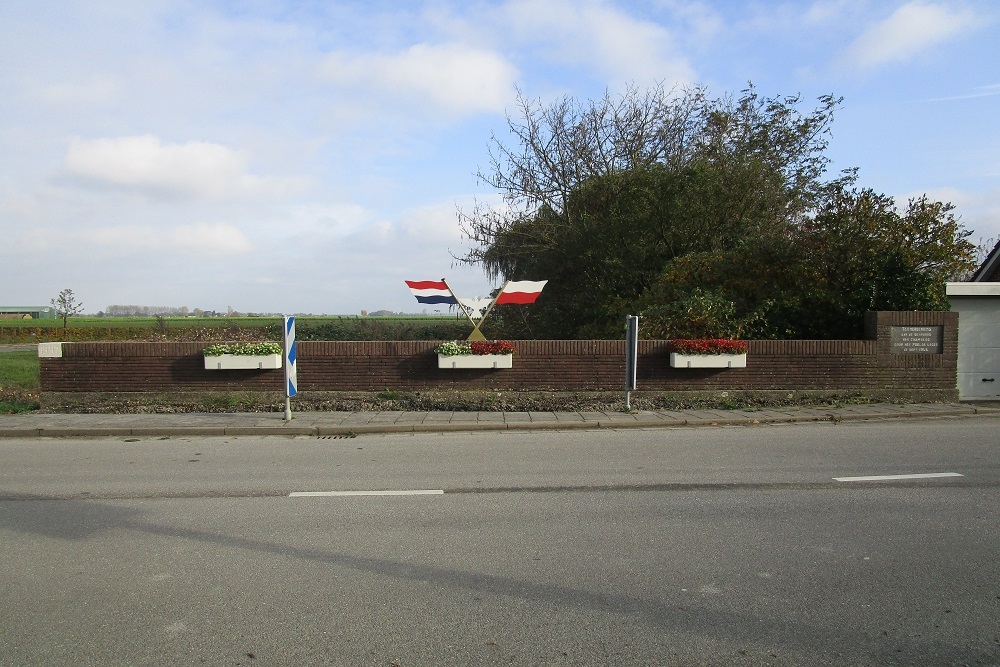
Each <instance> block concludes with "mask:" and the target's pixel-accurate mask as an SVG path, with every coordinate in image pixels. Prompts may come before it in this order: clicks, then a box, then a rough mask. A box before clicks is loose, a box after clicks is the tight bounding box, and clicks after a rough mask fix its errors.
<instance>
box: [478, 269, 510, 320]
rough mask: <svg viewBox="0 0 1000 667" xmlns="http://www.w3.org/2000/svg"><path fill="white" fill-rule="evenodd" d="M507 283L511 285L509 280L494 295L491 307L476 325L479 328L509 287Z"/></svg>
mask: <svg viewBox="0 0 1000 667" xmlns="http://www.w3.org/2000/svg"><path fill="white" fill-rule="evenodd" d="M507 285H510V281H509V280H508V281H507V282H505V283H504V284H503V287H501V288H500V291H499V292H497V295H496V296H495V297H493V301H492V302H491V303H490V307H489V308H487V309H486V312H485V313H483V316H482V317H481V318H480V319H479V324H478V325H476V326H477V328H478V327H481V326H483V322H485V321H486V317H487V316H488V315H489V314H490V313H492V312H493V306H495V305H497V299H499V298H500V295H501V294H503V291H504V290H505V289H507Z"/></svg>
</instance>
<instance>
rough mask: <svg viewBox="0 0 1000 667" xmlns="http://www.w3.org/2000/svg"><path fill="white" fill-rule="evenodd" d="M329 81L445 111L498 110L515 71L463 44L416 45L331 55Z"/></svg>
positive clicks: (507, 97)
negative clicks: (388, 51) (405, 47)
mask: <svg viewBox="0 0 1000 667" xmlns="http://www.w3.org/2000/svg"><path fill="white" fill-rule="evenodd" d="M323 75H324V77H325V78H326V79H327V80H328V81H331V82H334V83H337V84H341V85H348V86H358V87H361V88H371V89H375V90H376V91H378V92H379V93H380V94H382V95H387V96H389V97H393V98H396V104H411V103H413V102H417V103H420V102H429V103H430V104H431V105H432V106H434V107H436V108H437V109H438V110H440V111H443V112H445V113H449V114H453V115H465V114H469V113H474V112H478V111H502V110H503V109H504V107H505V105H506V104H507V103H508V102H509V101H510V99H511V94H512V89H513V84H514V82H515V80H516V78H517V70H516V69H515V68H514V66H513V65H511V64H510V63H509V62H507V61H506V60H505V59H504V58H503V56H501V55H499V54H498V53H495V52H492V51H486V50H483V49H478V48H474V47H470V46H467V45H464V44H458V43H451V44H439V45H433V44H416V45H414V46H411V47H410V48H408V49H406V50H404V51H399V52H396V53H390V54H379V53H369V54H362V55H356V56H355V55H350V54H348V53H343V52H338V53H334V54H331V55H330V56H329V58H328V59H327V61H326V63H325V65H324V67H323Z"/></svg>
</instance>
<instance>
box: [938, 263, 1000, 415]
mask: <svg viewBox="0 0 1000 667" xmlns="http://www.w3.org/2000/svg"><path fill="white" fill-rule="evenodd" d="M948 301H949V302H950V303H951V309H952V311H955V312H957V313H958V395H959V398H960V399H962V400H965V401H967V400H1000V283H948Z"/></svg>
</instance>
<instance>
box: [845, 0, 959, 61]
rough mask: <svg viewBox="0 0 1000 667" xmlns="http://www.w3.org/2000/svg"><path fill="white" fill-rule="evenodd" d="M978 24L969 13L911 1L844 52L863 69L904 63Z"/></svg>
mask: <svg viewBox="0 0 1000 667" xmlns="http://www.w3.org/2000/svg"><path fill="white" fill-rule="evenodd" d="M975 24H976V21H975V17H974V16H973V15H972V14H971V13H969V12H962V11H954V10H952V9H950V8H948V7H946V6H944V5H940V4H928V3H924V2H910V3H908V4H905V5H903V6H902V7H900V8H899V9H897V10H896V11H894V12H893V13H892V14H891V15H890V16H889V17H888V18H886V19H885V20H884V21H882V22H880V23H878V24H876V25H873V26H872V27H870V28H868V29H867V30H865V32H863V33H862V34H861V36H860V37H858V38H857V39H856V40H855V41H854V43H853V44H851V45H850V46H849V47H848V48H847V50H846V51H845V52H844V60H845V61H846V62H847V64H848V65H850V66H854V67H862V68H870V67H876V66H878V65H883V64H886V63H892V62H905V61H907V60H909V59H910V58H912V57H914V56H915V55H917V54H919V53H921V52H922V51H925V50H927V49H929V48H931V47H934V46H937V45H938V44H941V43H943V42H946V41H948V40H950V39H952V38H954V37H956V36H958V35H959V34H961V33H962V32H963V31H964V30H967V29H969V28H972V27H974V26H975Z"/></svg>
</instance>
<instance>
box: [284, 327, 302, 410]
mask: <svg viewBox="0 0 1000 667" xmlns="http://www.w3.org/2000/svg"><path fill="white" fill-rule="evenodd" d="M284 341H285V421H291V420H292V400H291V399H292V396H295V395H296V394H297V393H299V390H298V389H297V388H296V386H295V385H296V383H297V382H298V377H297V376H296V373H295V318H294V317H293V316H291V315H286V316H285V335H284Z"/></svg>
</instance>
